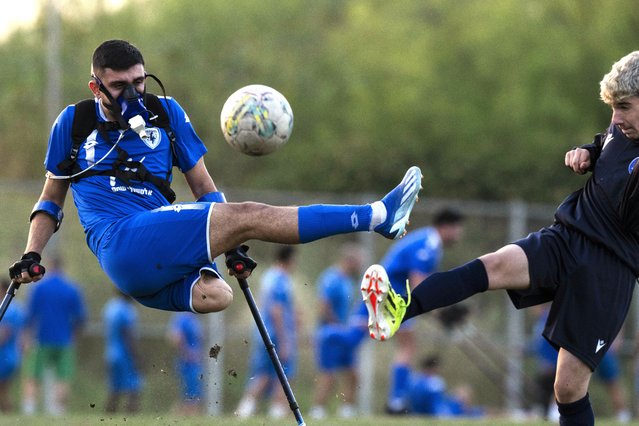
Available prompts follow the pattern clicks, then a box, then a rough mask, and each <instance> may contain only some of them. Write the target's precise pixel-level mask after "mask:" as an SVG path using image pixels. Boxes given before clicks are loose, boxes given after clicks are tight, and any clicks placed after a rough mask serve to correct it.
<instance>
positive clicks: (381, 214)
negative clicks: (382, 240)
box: [368, 201, 387, 231]
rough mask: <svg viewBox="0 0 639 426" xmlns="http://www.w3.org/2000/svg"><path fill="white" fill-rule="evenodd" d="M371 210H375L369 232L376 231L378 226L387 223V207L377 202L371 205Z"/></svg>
mask: <svg viewBox="0 0 639 426" xmlns="http://www.w3.org/2000/svg"><path fill="white" fill-rule="evenodd" d="M371 209H372V210H373V213H372V216H371V225H370V227H369V229H368V230H369V231H372V230H373V229H375V227H376V226H377V225H380V224H382V223H384V221H386V214H387V213H386V206H385V205H384V203H382V202H381V201H375V202H374V203H371Z"/></svg>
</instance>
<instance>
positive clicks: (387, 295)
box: [361, 244, 530, 340]
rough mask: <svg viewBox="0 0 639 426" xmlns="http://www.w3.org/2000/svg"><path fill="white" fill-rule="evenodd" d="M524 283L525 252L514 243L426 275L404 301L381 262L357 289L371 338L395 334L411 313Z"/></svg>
mask: <svg viewBox="0 0 639 426" xmlns="http://www.w3.org/2000/svg"><path fill="white" fill-rule="evenodd" d="M528 286H530V278H529V273H528V259H527V257H526V254H525V252H524V250H523V249H522V248H521V247H519V246H518V245H515V244H509V245H507V246H505V247H502V248H501V249H499V250H498V251H496V252H494V253H490V254H487V255H484V256H481V257H480V258H479V259H475V260H473V261H471V262H468V263H467V264H465V265H462V266H459V267H457V268H454V269H451V270H450V271H447V272H441V273H435V274H432V275H430V276H429V277H428V278H426V279H425V280H424V281H422V282H421V283H420V284H419V285H418V286H417V287H415V289H413V291H412V292H411V294H410V299H409V300H408V301H406V300H404V299H403V298H402V297H401V296H399V295H398V294H396V293H395V292H394V291H393V288H392V287H391V285H390V282H389V281H388V276H387V275H386V271H385V270H384V268H383V267H382V266H381V265H373V266H371V267H370V268H369V270H368V271H366V273H365V274H364V279H363V281H362V287H361V290H362V297H363V299H364V302H365V303H366V307H367V308H368V312H369V331H370V334H371V337H372V338H374V339H377V340H386V339H388V338H389V337H391V336H393V335H394V334H395V332H396V331H397V329H399V326H400V324H401V322H402V321H405V320H407V319H409V318H412V317H414V316H417V315H421V314H424V313H427V312H430V311H432V310H434V309H437V308H443V307H445V306H450V305H453V304H455V303H458V302H461V301H462V300H465V299H467V298H469V297H471V296H472V295H474V294H477V293H481V292H483V291H486V290H497V289H513V290H515V289H516V290H522V289H525V288H527V287H528ZM409 302H410V303H409Z"/></svg>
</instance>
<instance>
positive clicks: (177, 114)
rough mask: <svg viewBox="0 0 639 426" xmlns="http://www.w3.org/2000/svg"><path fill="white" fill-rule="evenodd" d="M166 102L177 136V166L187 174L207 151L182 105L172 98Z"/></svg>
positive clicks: (162, 99) (168, 98) (172, 126)
mask: <svg viewBox="0 0 639 426" xmlns="http://www.w3.org/2000/svg"><path fill="white" fill-rule="evenodd" d="M160 100H161V101H162V102H164V98H160ZM166 100H167V101H168V113H169V117H170V120H171V128H172V129H173V131H174V132H175V136H176V141H175V142H176V143H175V152H176V154H177V166H178V168H179V169H180V171H181V172H182V173H186V172H188V171H189V170H191V169H192V168H193V166H195V164H196V163H197V162H198V160H199V159H200V158H201V157H202V156H203V155H204V154H206V152H207V149H206V146H204V142H202V140H201V139H200V137H199V136H198V135H197V133H195V129H194V128H193V125H192V124H191V120H190V118H189V116H188V115H187V114H186V112H185V111H184V109H183V108H182V107H181V106H180V104H179V103H178V102H177V101H176V100H175V99H173V98H171V97H167V98H166ZM165 106H166V104H165Z"/></svg>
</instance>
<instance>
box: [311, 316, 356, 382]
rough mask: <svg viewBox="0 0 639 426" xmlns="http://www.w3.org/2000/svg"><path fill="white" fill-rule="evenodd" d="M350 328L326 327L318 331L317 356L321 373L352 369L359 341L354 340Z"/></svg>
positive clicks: (340, 326) (339, 326)
mask: <svg viewBox="0 0 639 426" xmlns="http://www.w3.org/2000/svg"><path fill="white" fill-rule="evenodd" d="M352 336H353V333H352V331H351V328H350V327H346V326H343V325H325V326H322V327H320V328H319V329H318V330H317V335H316V345H317V350H316V356H317V360H316V361H317V366H318V368H319V370H320V371H323V372H334V371H338V370H345V369H349V368H352V367H353V366H354V365H355V354H356V352H357V351H356V349H357V346H358V343H359V341H357V340H354V339H353V337H352Z"/></svg>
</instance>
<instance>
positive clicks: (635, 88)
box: [599, 50, 639, 105]
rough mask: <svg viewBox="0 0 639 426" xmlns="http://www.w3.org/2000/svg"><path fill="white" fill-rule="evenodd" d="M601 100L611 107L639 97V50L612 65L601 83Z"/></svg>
mask: <svg viewBox="0 0 639 426" xmlns="http://www.w3.org/2000/svg"><path fill="white" fill-rule="evenodd" d="M599 88H600V92H599V95H600V96H601V100H603V101H604V102H605V103H606V104H608V105H611V104H613V103H615V102H619V101H621V100H623V99H626V98H628V97H630V96H639V50H636V51H634V52H632V53H629V54H627V55H626V56H624V57H623V58H621V59H619V60H618V61H617V62H615V63H614V64H613V65H612V69H611V70H610V72H609V73H608V74H606V75H604V77H603V79H602V80H601V82H600V83H599Z"/></svg>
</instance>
